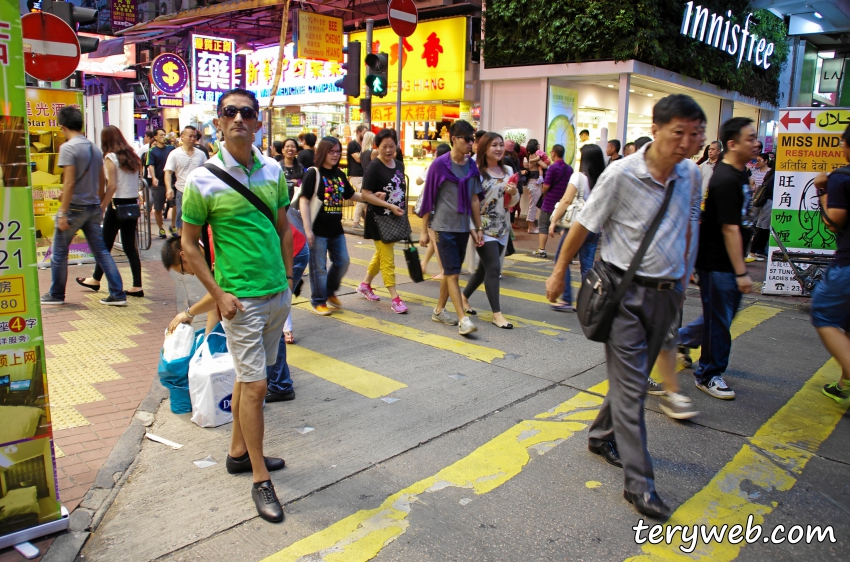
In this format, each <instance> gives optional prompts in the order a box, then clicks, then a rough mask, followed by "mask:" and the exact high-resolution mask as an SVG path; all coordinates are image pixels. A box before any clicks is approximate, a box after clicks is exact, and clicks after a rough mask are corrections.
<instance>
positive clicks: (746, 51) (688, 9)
mask: <svg viewBox="0 0 850 562" xmlns="http://www.w3.org/2000/svg"><path fill="white" fill-rule="evenodd" d="M752 17H753V14H747V16H746V17H745V18H744V21H743V25H740V24H739V23H736V19H735V18H733V16H732V10H726V14H725V15H718V14H715V13H713V12H709V11H708V8H706V7H703V6H696V7H694V3H693V2H688V3H687V4H685V14H684V16H682V28H681V30H680V33H681V34H682V35H687V36H688V37H690V38H692V39H697V40H699V41H700V42H703V43H705V44H707V45H710V46H712V47H714V48H715V49H720V50H721V51H723V52H724V53H726V54H728V55H731V56H733V57H737V59H738V68H740V67H741V62H743V60H744V58H746V59H747V62H751V63H753V62H754V63H755V65H756V67H758V68H763V69H765V70H767V69H768V68H770V64H771V63H770V60H769V59H770V56H771V55H772V54H773V50H774V44H773V43H768V42H767V40H766V39H765V38H764V37H759V36H757V35H754V34H753V33H751V32H750V24H751V23H752V22H751V19H752Z"/></svg>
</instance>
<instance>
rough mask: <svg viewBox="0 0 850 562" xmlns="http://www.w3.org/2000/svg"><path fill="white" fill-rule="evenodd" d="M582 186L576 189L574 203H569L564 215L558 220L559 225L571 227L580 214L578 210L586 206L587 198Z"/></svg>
mask: <svg viewBox="0 0 850 562" xmlns="http://www.w3.org/2000/svg"><path fill="white" fill-rule="evenodd" d="M582 191H583V190H582V189H581V188H577V189H576V196H575V197H573V200H572V203H570V204H569V205H567V210H566V211H564V216H562V217H561V220H559V221H558V223H557V225H558V226H560V227H561V228H570V227H571V226H572V225H573V222H574V221H575V220H576V217H577V216H578V212H579V211H581V209H582V207H584V204H585V199H584V193H582Z"/></svg>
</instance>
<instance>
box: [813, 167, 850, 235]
mask: <svg viewBox="0 0 850 562" xmlns="http://www.w3.org/2000/svg"><path fill="white" fill-rule="evenodd" d="M832 173H833V174H841V175H844V176H850V166H843V167H841V168H837V169H835V170H833V171H832ZM818 210H819V212H820V216H821V217H822V218H823V220H824V222H826V224H828V225H829V226H831V227H832V228H834V229H835V232H844V230H845V229H847V230H848V233H850V220H848V221H847V222H846V223H845V224H844V228H842V227H840V226H838V224H836V222H835V221H834V220H832V219H831V218H829V215H828V214H826V209H824V208H823V205H818Z"/></svg>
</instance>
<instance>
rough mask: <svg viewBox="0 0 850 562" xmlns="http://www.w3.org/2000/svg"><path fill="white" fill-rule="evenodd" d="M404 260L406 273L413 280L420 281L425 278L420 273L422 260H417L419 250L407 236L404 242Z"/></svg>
mask: <svg viewBox="0 0 850 562" xmlns="http://www.w3.org/2000/svg"><path fill="white" fill-rule="evenodd" d="M404 261H406V262H407V274H408V275H409V276H410V278H411V279H413V282H414V283H421V282H422V281H424V279H425V278H424V276H423V275H422V262H420V261H419V251H418V250H417V249H416V246H414V245H413V242H411V241H410V239H409V238H408V239H407V240H406V241H405V244H404Z"/></svg>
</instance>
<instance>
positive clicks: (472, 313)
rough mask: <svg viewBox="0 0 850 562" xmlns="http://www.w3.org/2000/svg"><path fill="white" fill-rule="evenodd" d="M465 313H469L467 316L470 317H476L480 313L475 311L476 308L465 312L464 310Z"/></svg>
mask: <svg viewBox="0 0 850 562" xmlns="http://www.w3.org/2000/svg"><path fill="white" fill-rule="evenodd" d="M464 312H465V313H467V314H469V315H470V316H475V315H476V314H478V313H477V312H476V311H475V309H474V308H468V309H465V310H464Z"/></svg>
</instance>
